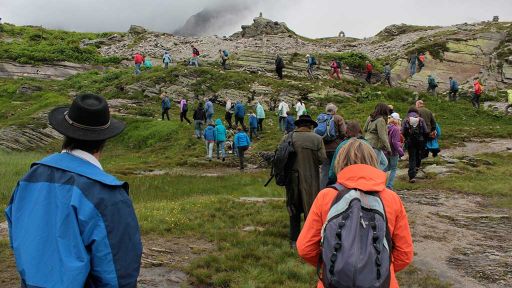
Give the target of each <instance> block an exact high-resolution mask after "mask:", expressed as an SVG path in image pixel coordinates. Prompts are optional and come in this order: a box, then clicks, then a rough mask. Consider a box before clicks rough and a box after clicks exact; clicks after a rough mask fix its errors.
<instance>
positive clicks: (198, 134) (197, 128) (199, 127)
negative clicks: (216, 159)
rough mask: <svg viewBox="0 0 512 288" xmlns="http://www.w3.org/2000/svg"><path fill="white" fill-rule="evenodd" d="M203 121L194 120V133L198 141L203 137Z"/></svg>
mask: <svg viewBox="0 0 512 288" xmlns="http://www.w3.org/2000/svg"><path fill="white" fill-rule="evenodd" d="M203 124H204V122H203V120H194V131H195V134H196V137H197V139H199V138H201V137H202V134H201V131H202V130H203Z"/></svg>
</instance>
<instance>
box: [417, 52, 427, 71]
mask: <svg viewBox="0 0 512 288" xmlns="http://www.w3.org/2000/svg"><path fill="white" fill-rule="evenodd" d="M423 67H425V54H423V52H421V53H420V55H419V56H418V73H420V72H421V69H423Z"/></svg>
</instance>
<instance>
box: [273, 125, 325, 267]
mask: <svg viewBox="0 0 512 288" xmlns="http://www.w3.org/2000/svg"><path fill="white" fill-rule="evenodd" d="M294 124H295V126H296V127H297V128H296V129H295V131H293V132H292V133H290V134H288V135H287V136H285V137H284V138H283V140H282V142H284V141H288V140H289V139H291V141H292V143H293V147H294V150H295V153H294V155H295V156H294V160H293V163H292V165H291V168H290V170H289V171H287V172H288V175H289V181H288V184H287V185H286V186H285V187H286V207H287V208H288V214H289V216H290V234H289V236H290V246H291V247H292V248H295V247H296V242H297V237H298V236H299V233H300V226H301V225H300V223H301V219H300V216H301V214H304V219H307V217H308V213H309V210H310V208H311V204H312V203H313V200H314V199H315V197H316V195H317V194H318V191H319V187H320V174H319V170H318V167H319V165H320V164H322V163H323V162H324V161H325V159H326V155H325V147H324V143H323V141H322V137H320V136H318V135H317V134H315V133H314V132H313V129H314V128H316V127H317V125H318V124H317V123H316V122H315V121H314V120H313V119H311V116H309V115H302V116H300V117H299V119H298V120H297V121H295V123H294ZM317 260H318V258H317Z"/></svg>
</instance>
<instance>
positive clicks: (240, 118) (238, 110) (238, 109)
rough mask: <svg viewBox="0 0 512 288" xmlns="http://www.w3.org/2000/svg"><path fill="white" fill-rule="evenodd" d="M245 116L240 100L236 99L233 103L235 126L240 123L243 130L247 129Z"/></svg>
mask: <svg viewBox="0 0 512 288" xmlns="http://www.w3.org/2000/svg"><path fill="white" fill-rule="evenodd" d="M244 117H245V106H244V104H242V102H240V101H236V104H235V126H238V125H242V128H243V129H244V131H246V130H247V128H246V127H245V124H244Z"/></svg>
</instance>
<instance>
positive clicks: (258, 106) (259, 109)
mask: <svg viewBox="0 0 512 288" xmlns="http://www.w3.org/2000/svg"><path fill="white" fill-rule="evenodd" d="M256 118H258V131H259V132H261V131H263V120H265V109H263V105H261V103H260V102H259V101H258V102H256Z"/></svg>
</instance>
